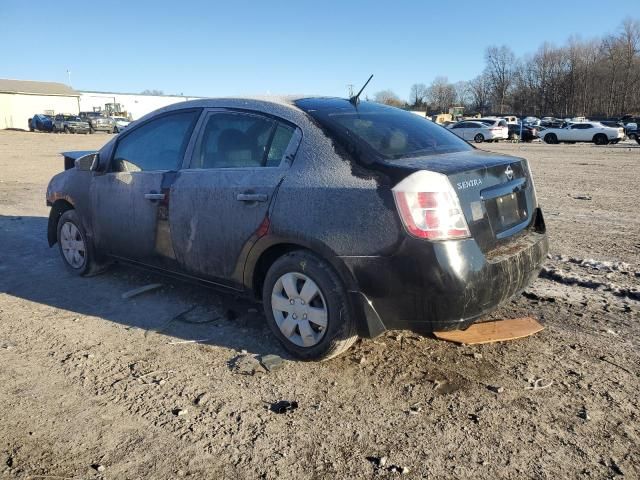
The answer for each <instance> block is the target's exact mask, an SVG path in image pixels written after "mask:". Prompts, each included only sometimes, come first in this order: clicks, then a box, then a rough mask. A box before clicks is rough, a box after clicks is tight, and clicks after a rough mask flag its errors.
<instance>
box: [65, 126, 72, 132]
mask: <svg viewBox="0 0 640 480" xmlns="http://www.w3.org/2000/svg"><path fill="white" fill-rule="evenodd" d="M70 132H71V130H69V127H67V126H66V125H65V127H64V133H70Z"/></svg>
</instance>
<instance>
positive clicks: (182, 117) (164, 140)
mask: <svg viewBox="0 0 640 480" xmlns="http://www.w3.org/2000/svg"><path fill="white" fill-rule="evenodd" d="M200 111H201V110H200V109H197V110H182V111H178V112H175V113H170V114H167V115H163V116H161V117H158V118H155V119H153V120H150V121H149V122H146V123H144V124H142V125H141V126H139V127H137V128H135V129H134V130H131V131H130V132H129V133H128V134H127V135H126V136H124V137H123V138H122V139H120V140H119V141H118V144H117V145H116V149H115V152H114V155H113V162H112V169H113V170H114V171H116V172H140V171H153V170H177V169H178V168H180V167H181V165H182V161H183V158H184V153H185V150H186V148H187V144H188V143H189V139H190V138H191V132H192V131H193V127H194V125H195V123H196V121H197V119H198V116H199V114H200Z"/></svg>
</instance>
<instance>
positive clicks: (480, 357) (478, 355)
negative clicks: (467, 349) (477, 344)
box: [473, 352, 482, 360]
mask: <svg viewBox="0 0 640 480" xmlns="http://www.w3.org/2000/svg"><path fill="white" fill-rule="evenodd" d="M473 358H475V359H476V360H482V354H481V353H478V352H473Z"/></svg>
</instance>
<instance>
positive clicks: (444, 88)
mask: <svg viewBox="0 0 640 480" xmlns="http://www.w3.org/2000/svg"><path fill="white" fill-rule="evenodd" d="M427 99H428V100H429V104H430V105H431V107H432V108H433V109H435V110H438V112H440V113H443V112H447V111H449V107H451V106H452V105H453V104H454V103H455V101H456V90H455V88H454V87H453V85H452V84H450V83H449V79H448V78H447V77H436V78H435V79H434V80H433V82H431V85H429V89H428V91H427Z"/></svg>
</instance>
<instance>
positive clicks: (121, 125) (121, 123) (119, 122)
mask: <svg viewBox="0 0 640 480" xmlns="http://www.w3.org/2000/svg"><path fill="white" fill-rule="evenodd" d="M111 119H112V120H113V121H114V122H115V124H114V125H113V133H120V132H121V131H122V130H124V129H125V128H126V127H128V126H129V124H130V123H131V120H129V119H128V118H125V117H111Z"/></svg>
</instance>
